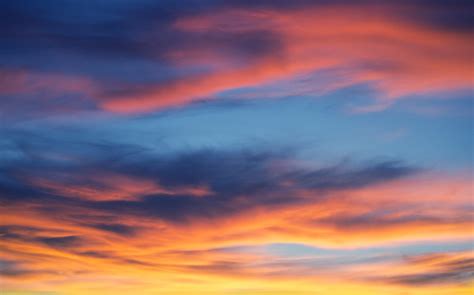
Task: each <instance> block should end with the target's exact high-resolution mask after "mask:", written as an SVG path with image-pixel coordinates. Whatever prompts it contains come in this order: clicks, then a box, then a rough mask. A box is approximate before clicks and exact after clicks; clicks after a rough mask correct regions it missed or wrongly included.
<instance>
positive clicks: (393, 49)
mask: <svg viewBox="0 0 474 295" xmlns="http://www.w3.org/2000/svg"><path fill="white" fill-rule="evenodd" d="M57 6H58V5H57V3H56V2H55V1H42V3H41V4H36V5H34V7H31V5H22V4H21V3H18V4H3V7H2V8H3V9H2V11H4V14H5V17H3V18H2V22H3V25H2V28H3V35H4V36H5V37H6V40H5V43H6V45H5V47H4V49H3V50H2V56H3V57H4V59H5V62H6V63H5V69H4V70H2V71H4V72H8V73H10V74H8V75H9V76H12V75H13V76H16V74H15V73H18V72H25V71H26V73H27V74H21V77H23V78H21V77H19V78H18V79H16V78H15V79H14V80H15V81H16V82H15V83H11V85H6V86H2V87H1V88H2V92H3V93H4V94H5V95H6V94H8V93H10V94H9V95H12V93H16V94H15V96H18V93H20V92H21V93H24V95H23V97H22V99H21V100H19V99H16V100H15V101H17V102H16V103H10V106H9V109H15V108H20V110H22V109H23V112H26V109H25V108H26V107H27V106H29V107H33V108H35V107H34V105H35V100H34V99H32V98H29V96H33V97H36V96H37V95H38V94H40V93H41V92H42V90H43V89H48V94H49V96H48V97H47V98H45V99H46V100H48V101H49V102H50V103H49V104H48V105H49V106H50V107H48V108H43V107H41V106H38V108H40V110H38V111H37V113H39V114H41V113H45V112H46V113H48V112H50V111H51V110H55V109H57V110H58V111H61V110H62V109H64V108H66V109H69V111H71V110H97V109H102V110H105V111H110V112H121V113H136V112H150V111H154V110H160V109H163V108H169V107H176V106H185V105H188V104H190V103H193V102H196V101H200V100H203V99H206V100H207V99H215V98H217V97H218V96H219V94H222V93H223V92H226V91H229V90H238V89H245V88H254V90H252V89H250V90H251V91H254V92H255V91H256V93H255V94H254V95H250V96H253V97H255V98H260V97H259V95H261V93H265V94H266V96H265V98H268V97H270V98H271V97H280V96H285V95H288V94H291V93H294V92H295V90H294V89H293V88H290V89H283V90H282V91H278V93H277V94H271V92H268V91H265V89H267V87H268V85H272V84H273V85H283V84H281V83H282V82H288V81H292V80H294V79H297V80H298V77H301V76H307V75H308V74H309V73H325V72H327V70H331V71H333V72H334V71H339V72H342V73H343V74H342V75H343V76H338V77H336V79H333V78H332V77H326V78H325V79H324V80H328V81H329V82H328V83H324V87H322V88H321V87H314V86H311V85H313V84H315V83H316V84H317V81H318V79H316V78H314V79H311V80H310V81H307V82H305V83H303V84H305V85H306V84H307V85H306V86H304V89H306V93H307V94H309V95H313V96H318V95H321V94H322V93H324V92H325V91H332V90H335V89H340V88H341V87H342V88H343V87H348V86H351V85H357V84H367V85H369V86H370V87H371V89H373V91H375V92H376V93H377V94H376V97H377V98H378V101H377V106H369V107H367V106H362V107H361V108H360V110H362V111H367V110H377V109H382V108H386V107H388V106H390V104H391V103H393V102H394V101H395V100H397V99H400V98H407V97H409V96H412V95H414V94H417V95H419V94H426V93H433V92H439V91H452V90H459V89H470V87H471V83H470V80H471V79H470V76H471V69H470V67H469V64H470V63H469V61H470V59H471V53H470V52H471V50H470V49H471V47H472V46H471V42H470V38H469V37H470V36H469V28H472V22H470V21H469V19H470V18H469V17H468V16H469V11H471V10H470V9H469V8H470V7H472V4H470V3H466V2H464V1H461V2H458V1H456V3H455V4H452V3H447V2H444V1H436V2H427V1H415V2H413V1H411V2H405V1H402V2H400V3H398V4H393V3H392V4H380V3H378V4H377V3H375V2H373V1H364V2H361V3H359V4H354V3H353V2H351V1H337V2H331V3H329V2H327V1H316V2H314V1H295V3H293V2H292V3H291V4H288V3H283V2H280V1H277V2H267V1H263V2H259V3H250V2H248V1H223V2H219V3H215V2H214V1H210V2H207V1H204V2H202V3H200V4H197V3H195V2H193V1H190V2H189V5H183V6H176V5H174V4H173V3H171V2H168V1H165V2H160V3H154V2H150V1H138V2H136V3H135V2H133V3H132V2H127V1H120V2H117V3H115V2H114V3H105V2H102V1H101V2H98V3H94V4H93V5H92V7H91V6H90V5H83V4H80V3H73V2H68V4H67V5H61V7H63V9H62V10H61V11H58V10H57V8H56V7H57ZM90 11H94V13H90ZM354 11H356V12H357V13H354ZM448 44H449V45H448ZM369 53H370V54H369ZM38 56H43V57H44V58H41V59H39V58H38ZM45 60H48V61H49V62H48V63H45V62H44V61H45ZM19 69H22V70H19ZM25 75H26V76H27V77H29V78H28V79H29V80H32V81H35V82H34V83H33V84H32V85H33V86H31V85H30V84H29V83H27V84H28V85H26V84H25V83H22V82H21V81H22V79H25V78H24V77H25ZM323 76H324V75H323ZM20 78H21V79H20ZM10 80H12V79H7V81H10ZM8 84H10V83H8ZM34 85H36V86H34ZM255 88H256V89H255ZM259 88H261V89H259ZM308 91H309V92H308ZM71 92H72V93H71ZM73 94H74V95H73ZM78 95H79V96H80V97H83V99H82V100H81V101H80V103H74V104H73V105H71V102H72V101H75V102H77V99H76V98H77V96H78ZM73 96H74V98H73ZM59 97H61V99H59ZM10 101H12V100H10ZM65 101H66V102H68V103H66V102H65Z"/></svg>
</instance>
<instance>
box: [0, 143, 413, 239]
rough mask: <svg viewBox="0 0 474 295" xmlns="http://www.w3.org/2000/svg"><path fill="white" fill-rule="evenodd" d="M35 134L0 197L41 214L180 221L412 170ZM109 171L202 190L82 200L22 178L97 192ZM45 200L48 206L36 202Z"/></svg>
mask: <svg viewBox="0 0 474 295" xmlns="http://www.w3.org/2000/svg"><path fill="white" fill-rule="evenodd" d="M35 140H36V142H35V141H34V140H32V137H31V138H30V144H20V145H19V146H21V150H22V151H23V153H22V154H23V157H20V158H19V159H17V160H11V161H6V162H5V163H4V164H3V166H2V167H0V173H1V175H2V177H1V178H0V179H1V180H2V182H0V184H1V186H0V197H1V199H2V200H3V202H5V203H7V204H8V203H17V202H29V203H35V204H37V205H38V208H40V209H39V210H42V212H44V213H46V214H51V212H54V211H55V210H63V211H66V212H67V211H68V209H67V208H72V207H75V208H83V209H87V210H91V212H103V213H106V214H112V215H123V214H125V215H138V216H150V217H154V218H160V219H164V220H169V221H175V222H187V221H190V220H192V219H193V218H219V217H221V216H226V215H229V214H235V213H239V212H242V211H244V210H248V209H253V208H257V207H266V208H269V209H271V208H278V207H279V206H287V205H292V204H299V203H302V202H317V201H318V200H319V199H321V198H324V196H325V195H326V193H327V192H331V191H337V190H341V189H352V188H360V187H364V186H369V185H373V184H377V183H380V182H385V181H390V180H393V179H398V178H401V177H406V176H409V175H412V174H413V173H416V172H418V171H419V169H417V168H414V167H410V166H407V165H405V164H403V163H401V162H399V161H373V162H370V163H366V164H359V165H355V164H350V163H342V164H339V165H335V166H330V167H325V168H317V169H312V168H308V167H300V166H297V165H294V164H281V163H291V162H292V161H291V160H292V159H293V157H294V155H293V153H292V152H291V151H290V150H280V151H265V150H255V149H253V150H252V149H238V150H215V149H200V150H191V151H188V152H176V153H171V154H157V153H153V152H151V151H147V150H146V149H143V148H140V147H134V146H127V145H114V144H105V143H104V144H90V143H73V142H69V141H68V142H65V143H64V145H61V143H60V142H56V141H55V140H51V141H49V140H48V139H46V138H42V137H38V138H36V139H35ZM282 165H283V166H282ZM110 175H122V176H123V177H130V178H132V179H140V180H146V181H148V182H154V183H156V184H157V185H159V186H161V187H163V188H165V189H167V190H169V191H175V192H179V191H180V190H181V189H182V188H193V187H194V188H195V187H205V188H207V189H208V190H209V192H208V193H207V194H205V195H203V196H200V197H197V196H194V195H192V194H186V193H173V194H168V193H165V192H163V193H156V194H149V193H148V194H144V193H143V194H137V195H135V196H133V198H132V199H130V198H127V200H107V201H105V200H100V199H97V200H86V199H83V198H81V197H79V196H77V195H74V194H72V195H62V194H61V193H60V192H55V191H51V190H47V189H44V188H42V187H41V186H37V185H35V183H34V182H31V181H29V180H30V179H42V180H46V181H49V182H54V183H57V184H59V185H60V186H63V187H71V186H73V187H85V188H88V189H89V190H94V191H95V192H96V193H97V194H100V193H101V192H106V191H108V190H113V189H114V187H113V183H110V182H108V181H106V180H107V178H108V177H109V176H110ZM288 183H291V185H289V186H288V185H287V184H288ZM111 186H112V187H111ZM301 189H305V190H306V189H311V190H313V191H314V192H316V193H315V196H314V197H313V198H312V199H309V200H308V199H307V198H301V197H300V196H299V194H298V190H301ZM317 192H319V193H317ZM46 203H47V206H46V205H42V204H46ZM87 210H86V211H87ZM90 226H91V227H94V228H96V229H101V230H105V231H110V232H114V233H118V234H122V235H130V234H133V229H132V228H128V227H124V226H122V225H120V224H115V223H109V222H104V223H97V222H94V223H92V224H91V225H90Z"/></svg>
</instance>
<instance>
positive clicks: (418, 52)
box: [102, 6, 472, 112]
mask: <svg viewBox="0 0 474 295" xmlns="http://www.w3.org/2000/svg"><path fill="white" fill-rule="evenodd" d="M402 14H403V10H400V9H398V10H397V9H395V8H394V7H392V6H390V9H388V8H387V7H385V8H376V9H374V8H371V7H360V6H358V7H351V6H330V7H318V8H315V9H312V8H305V9H301V10H298V9H293V10H288V11H281V10H261V9H259V10H250V9H246V10H222V11H219V12H215V13H211V14H203V15H197V16H191V17H187V18H183V19H179V20H178V21H177V22H176V23H175V27H176V29H178V30H181V31H183V32H187V33H191V34H201V35H203V36H206V34H233V33H240V34H250V33H252V32H267V33H268V34H270V35H272V36H275V38H277V39H278V40H279V41H280V42H279V43H278V44H279V45H278V46H277V47H276V48H274V50H273V52H269V53H268V54H266V55H264V56H262V57H258V58H256V59H251V60H248V61H238V58H237V57H235V56H232V55H231V54H230V55H228V56H226V58H227V61H223V58H224V57H223V56H222V54H221V55H219V53H218V48H213V47H209V48H207V49H206V50H207V52H206V50H202V49H201V51H202V53H200V54H199V52H200V51H199V50H198V51H197V52H198V53H196V50H195V49H193V48H189V49H182V50H181V51H179V52H177V53H176V54H171V55H170V57H171V58H176V62H177V63H178V64H181V65H182V64H186V63H190V64H193V63H194V62H195V60H196V59H197V60H198V61H199V59H200V57H201V56H202V58H203V59H204V60H209V63H210V64H217V65H221V66H220V67H217V68H218V69H217V70H212V71H210V72H208V73H203V74H196V75H194V76H188V77H183V78H178V79H176V80H171V81H168V82H166V83H160V84H157V85H143V87H138V88H137V91H132V93H129V94H115V93H114V94H112V95H110V96H106V99H105V100H104V102H103V103H102V106H103V107H104V108H105V109H107V110H110V111H114V112H137V111H138V112H143V111H148V110H151V109H159V108H164V107H170V106H177V105H178V106H179V105H184V104H188V103H190V102H193V101H195V100H199V99H202V98H212V97H213V96H214V95H216V94H217V93H219V92H222V91H226V90H231V89H237V88H242V87H249V86H259V85H261V84H264V83H270V82H276V81H279V80H283V79H291V78H294V77H295V76H297V75H299V74H305V73H308V72H314V71H318V70H322V69H329V68H346V69H348V71H346V76H345V77H344V83H343V84H341V82H340V81H339V82H338V81H335V82H334V85H333V86H332V87H331V86H330V85H331V82H329V86H328V85H327V86H326V88H328V87H329V88H339V87H344V86H347V85H353V84H359V83H369V84H370V85H371V86H373V87H374V88H375V89H376V90H378V91H379V92H380V100H381V102H379V104H378V105H379V107H384V106H385V107H386V106H387V105H389V104H390V103H391V102H392V101H393V100H395V99H399V98H402V97H404V96H406V95H410V94H420V93H426V92H437V91H448V90H455V89H463V88H470V87H471V84H472V68H471V66H470V64H471V62H470V61H471V59H472V53H471V49H472V42H471V38H470V35H469V34H466V33H459V32H451V31H442V30H436V31H435V30H433V29H431V28H429V27H425V26H421V25H417V24H414V23H409V22H406V21H402V20H401V19H400V15H402ZM213 53H215V54H214V55H215V56H216V58H215V59H214V60H213V59H212V57H211V56H213ZM196 55H197V56H196Z"/></svg>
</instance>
